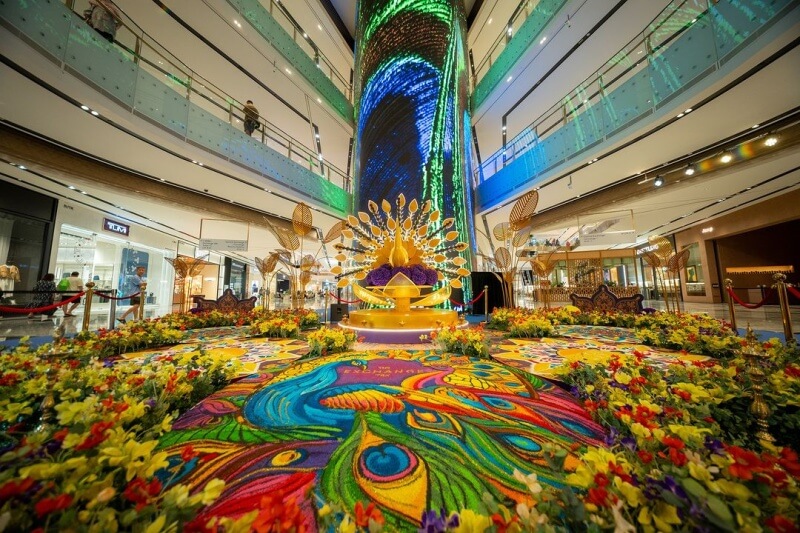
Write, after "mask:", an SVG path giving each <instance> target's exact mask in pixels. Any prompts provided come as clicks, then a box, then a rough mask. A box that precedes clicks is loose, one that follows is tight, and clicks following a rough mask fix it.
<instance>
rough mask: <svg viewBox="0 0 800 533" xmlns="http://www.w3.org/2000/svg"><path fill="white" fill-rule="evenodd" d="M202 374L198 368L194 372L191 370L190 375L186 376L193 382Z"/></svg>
mask: <svg viewBox="0 0 800 533" xmlns="http://www.w3.org/2000/svg"><path fill="white" fill-rule="evenodd" d="M200 374H202V372H200V371H199V370H197V369H196V368H195V369H192V370H190V371H189V373H188V374H186V379H188V380H190V381H191V380H193V379H194V378H196V377H197V376H199V375H200Z"/></svg>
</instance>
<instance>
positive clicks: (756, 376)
mask: <svg viewBox="0 0 800 533" xmlns="http://www.w3.org/2000/svg"><path fill="white" fill-rule="evenodd" d="M745 338H746V339H747V343H746V345H745V346H744V347H743V348H742V355H743V356H744V358H745V359H746V360H747V363H748V367H749V374H750V381H751V383H752V387H753V392H752V396H753V403H752V404H750V414H751V415H753V416H754V417H755V418H756V424H758V431H757V432H756V437H758V439H759V440H763V441H766V442H775V438H774V437H773V436H772V435H770V434H769V423H768V422H767V420H769V415H770V414H771V413H772V410H771V409H770V408H769V406H768V405H767V402H765V401H764V395H763V392H764V381H765V380H766V374H764V371H763V370H761V364H762V361H763V360H764V359H765V358H766V356H765V355H764V352H763V350H762V349H761V344H760V343H759V342H758V339H756V336H755V334H754V333H753V330H752V329H751V328H750V324H747V334H746V336H745Z"/></svg>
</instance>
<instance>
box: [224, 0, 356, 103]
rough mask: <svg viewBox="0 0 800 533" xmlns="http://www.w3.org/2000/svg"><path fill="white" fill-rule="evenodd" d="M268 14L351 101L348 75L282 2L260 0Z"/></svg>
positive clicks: (231, 2) (351, 88)
mask: <svg viewBox="0 0 800 533" xmlns="http://www.w3.org/2000/svg"><path fill="white" fill-rule="evenodd" d="M229 3H230V4H231V5H233V6H234V7H237V6H236V3H235V2H233V1H230V0H229ZM261 3H262V4H264V6H265V7H266V9H267V10H268V11H269V13H270V15H272V17H273V18H274V19H275V20H277V21H278V23H279V24H280V25H281V26H282V27H283V29H284V30H286V33H287V34H288V35H290V36H291V37H292V40H293V41H294V42H295V43H296V44H297V46H299V47H300V48H301V49H302V50H303V51H304V52H305V53H306V54H308V57H310V58H311V59H313V60H314V62H315V63H316V64H317V68H319V69H320V71H321V72H322V73H323V74H324V75H325V76H326V77H327V78H328V79H329V80H331V82H333V84H334V85H335V86H336V88H337V89H339V90H340V91H341V92H342V94H344V95H345V96H346V97H347V99H348V100H349V101H350V102H351V103H352V102H353V86H352V85H351V84H350V76H349V74H348V75H347V76H345V75H343V74H342V73H341V72H339V71H338V70H337V69H336V67H334V66H333V62H331V61H330V60H329V59H328V58H327V57H325V54H323V53H322V51H320V49H319V47H318V46H317V45H316V43H315V42H314V41H313V39H311V37H309V34H308V32H307V31H306V30H304V29H303V28H301V27H300V25H299V24H298V23H297V22H296V21H295V20H294V17H292V15H291V13H289V11H288V9H287V8H286V6H285V5H284V4H283V3H282V2H278V1H277V0H261Z"/></svg>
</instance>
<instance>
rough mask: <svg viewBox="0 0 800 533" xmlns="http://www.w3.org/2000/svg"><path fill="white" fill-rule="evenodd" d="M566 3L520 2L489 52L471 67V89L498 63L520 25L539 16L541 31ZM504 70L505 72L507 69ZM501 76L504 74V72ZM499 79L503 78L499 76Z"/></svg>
mask: <svg viewBox="0 0 800 533" xmlns="http://www.w3.org/2000/svg"><path fill="white" fill-rule="evenodd" d="M566 3H567V0H522V1H521V2H520V3H519V5H518V6H517V8H516V9H515V10H514V13H513V14H512V15H511V18H510V19H509V21H508V22H507V23H506V25H505V26H504V27H503V30H502V33H500V35H498V36H497V38H496V39H495V40H494V42H493V43H492V45H491V46H490V47H489V51H488V52H487V53H486V55H484V56H483V58H482V59H481V60H480V61H478V62H477V63H476V64H475V65H474V66H473V68H472V86H473V88H475V87H477V86H478V82H480V81H481V80H483V78H484V77H485V76H486V75H487V74H488V72H489V70H490V69H491V68H492V66H493V65H494V64H495V63H496V62H497V61H498V59H499V58H500V55H501V54H502V53H503V52H504V51H505V50H506V48H508V46H509V45H510V44H511V42H512V41H513V39H514V36H516V35H517V34H518V33H519V32H520V29H521V28H522V25H523V24H525V22H526V21H527V20H528V18H529V17H530V16H531V15H534V14H538V15H541V17H542V21H541V22H542V24H540V25H538V27H537V29H538V30H541V27H543V26H544V25H546V23H547V22H549V21H550V19H551V18H552V16H553V15H554V14H555V13H556V12H558V10H560V9H561V8H562V7H563V6H564V4H566ZM529 44H530V43H524V47H525V48H527V46H528V45H529ZM509 66H510V65H509ZM505 70H506V71H507V69H505ZM501 74H505V72H503V73H501ZM501 77H503V76H502V75H501Z"/></svg>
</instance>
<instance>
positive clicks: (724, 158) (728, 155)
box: [719, 152, 733, 163]
mask: <svg viewBox="0 0 800 533" xmlns="http://www.w3.org/2000/svg"><path fill="white" fill-rule="evenodd" d="M719 160H720V161H721V162H723V163H730V162H731V161H733V154H731V153H730V152H725V153H724V154H722V157H720V158H719Z"/></svg>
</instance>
